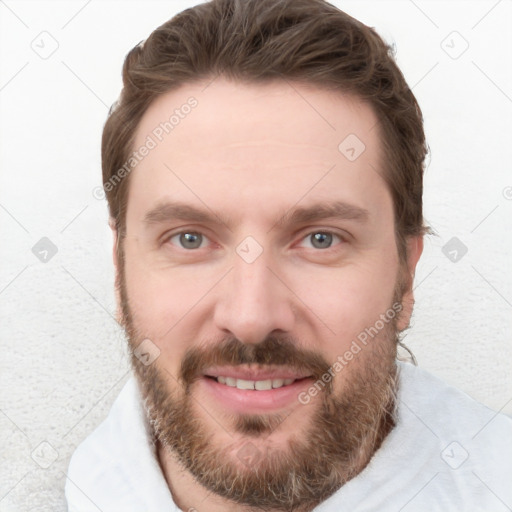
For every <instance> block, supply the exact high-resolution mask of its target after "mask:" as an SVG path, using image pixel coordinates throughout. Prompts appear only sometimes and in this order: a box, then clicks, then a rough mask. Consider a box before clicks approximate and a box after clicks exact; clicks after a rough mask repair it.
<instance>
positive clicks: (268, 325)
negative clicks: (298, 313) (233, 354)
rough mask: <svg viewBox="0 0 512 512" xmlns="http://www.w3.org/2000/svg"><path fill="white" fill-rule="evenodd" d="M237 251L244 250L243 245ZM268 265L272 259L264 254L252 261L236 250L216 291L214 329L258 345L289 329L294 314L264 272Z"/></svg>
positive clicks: (280, 286)
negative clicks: (218, 293) (274, 333)
mask: <svg viewBox="0 0 512 512" xmlns="http://www.w3.org/2000/svg"><path fill="white" fill-rule="evenodd" d="M241 247H242V249H243V248H244V247H243V244H241ZM250 251H251V249H249V252H250ZM252 256H253V257H254V253H253V255H252ZM271 265H272V258H271V256H270V254H268V253H266V251H262V252H261V253H260V254H259V255H258V256H257V257H256V258H255V259H252V258H246V257H245V254H244V253H243V252H240V247H239V248H238V251H237V254H236V255H235V257H234V259H233V269H232V271H231V272H230V275H229V276H228V279H226V280H225V281H224V283H223V286H222V289H221V290H219V292H220V297H219V298H218V301H217V305H216V310H215V322H216V324H217V328H220V329H222V330H224V331H229V332H230V333H231V334H233V335H234V336H236V337H237V338H238V339H239V340H240V341H242V342H245V343H257V342H260V341H262V340H263V339H264V338H265V337H266V336H267V335H269V334H270V333H271V332H272V331H276V330H278V331H289V330H291V329H292V326H293V321H294V313H293V310H292V307H291V302H290V297H288V295H287V290H286V288H285V287H284V286H283V284H282V283H280V281H279V280H278V279H277V278H276V276H275V275H274V274H273V272H272V271H271V270H270V269H269V268H268V267H270V266H271Z"/></svg>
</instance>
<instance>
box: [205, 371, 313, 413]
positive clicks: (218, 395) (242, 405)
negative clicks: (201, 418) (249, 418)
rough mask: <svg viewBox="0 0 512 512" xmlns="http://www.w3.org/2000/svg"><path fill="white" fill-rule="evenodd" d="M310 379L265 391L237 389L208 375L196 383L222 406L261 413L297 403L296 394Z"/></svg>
mask: <svg viewBox="0 0 512 512" xmlns="http://www.w3.org/2000/svg"><path fill="white" fill-rule="evenodd" d="M311 381H312V379H309V378H306V379H301V380H296V381H295V382H292V384H289V385H288V386H283V387H281V388H277V389H268V390H265V391H256V390H253V389H238V388H235V387H231V386H227V385H226V384H221V383H220V382H217V381H216V380H215V379H212V378H209V377H203V378H202V379H200V380H199V381H198V384H200V386H201V387H202V388H203V389H205V390H206V392H207V393H208V394H210V395H212V396H213V397H214V399H215V400H216V401H217V402H219V403H220V404H221V405H222V406H223V407H226V408H228V409H230V410H233V411H236V412H241V413H243V412H245V413H249V412H252V413H262V412H269V411H276V410H279V409H283V408H285V407H290V405H294V404H297V405H299V404H300V402H299V400H298V395H299V393H300V392H301V391H303V390H304V389H306V388H307V387H308V386H310V385H311Z"/></svg>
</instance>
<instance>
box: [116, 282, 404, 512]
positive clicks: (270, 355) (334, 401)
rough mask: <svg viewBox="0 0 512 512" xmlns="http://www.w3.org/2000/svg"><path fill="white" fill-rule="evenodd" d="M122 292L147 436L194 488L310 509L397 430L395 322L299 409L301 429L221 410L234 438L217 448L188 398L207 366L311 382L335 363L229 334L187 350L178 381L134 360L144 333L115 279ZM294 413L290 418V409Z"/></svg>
mask: <svg viewBox="0 0 512 512" xmlns="http://www.w3.org/2000/svg"><path fill="white" fill-rule="evenodd" d="M119 290H120V296H121V309H122V314H123V326H124V328H125V331H126V334H127V337H128V340H129V344H130V347H131V348H132V358H131V363H132V367H133V369H134V372H135V375H136V377H137V380H138V382H139V389H140V391H141V395H142V398H143V401H144V406H145V409H146V413H147V417H148V420H149V425H150V427H151V430H152V434H153V436H154V440H155V442H156V443H157V444H161V445H162V446H163V447H164V448H165V450H166V451H168V453H169V455H170V456H171V457H174V458H175V460H177V461H178V462H179V464H180V465H181V466H182V467H183V468H184V469H185V470H186V471H188V472H189V473H190V474H191V475H192V476H193V477H194V478H195V480H196V481H197V482H198V483H199V484H201V485H202V486H203V487H204V488H205V489H207V490H208V491H210V492H213V493H215V494H217V495H218V496H220V497H222V498H225V499H227V500H230V501H232V502H234V503H237V504H240V505H245V506H247V507H255V508H257V509H261V510H278V511H283V512H284V511H292V510H293V511H307V510H311V509H313V508H314V507H315V506H317V505H318V504H319V503H321V502H322V501H325V500H326V499H327V498H328V497H329V496H331V495H332V494H334V493H335V492H336V491H337V490H338V489H339V488H340V487H342V486H343V485H344V484H345V483H346V482H347V481H349V480H350V479H352V478H354V477H355V476H356V475H358V474H359V473H360V472H361V471H362V470H363V469H364V468H365V467H366V465H367V464H368V462H369V461H370V459H371V457H372V456H373V454H374V453H375V451H376V450H377V449H378V448H379V447H380V445H381V443H382V441H383V440H384V439H385V437H386V436H387V435H388V433H389V432H390V431H391V430H392V428H393V427H394V425H395V419H394V418H395V411H396V392H397V367H396V348H397V341H398V332H397V328H396V319H393V320H391V321H390V322H389V323H388V324H386V325H385V326H384V328H383V329H382V330H381V331H380V332H379V333H378V334H377V335H376V336H375V337H374V338H373V339H372V340H371V342H370V344H369V346H365V347H364V348H363V349H362V350H361V352H360V353H358V354H357V355H355V356H354V359H357V361H354V362H351V363H348V364H347V366H345V367H344V368H343V369H342V370H341V372H340V374H339V375H336V377H335V378H334V379H333V380H330V381H329V382H328V383H327V384H325V385H324V388H323V389H322V391H321V392H320V393H319V394H318V396H317V399H316V400H314V401H313V402H312V403H311V404H310V405H308V406H307V407H306V406H304V405H302V406H301V407H305V409H304V411H305V413H304V414H303V415H302V416H303V417H306V416H307V415H308V412H306V411H309V417H307V420H306V426H305V427H303V428H301V429H295V430H294V429H293V428H290V425H289V424H287V422H290V421H293V420H291V419H287V416H286V413H284V412H283V413H280V414H234V413H233V414H232V415H228V413H226V412H224V415H223V416H224V417H225V416H226V415H228V417H227V419H228V420H229V423H230V431H231V432H232V433H233V434H234V435H232V436H231V439H230V440H229V441H228V442H227V443H224V445H222V444H221V443H219V440H218V439H216V436H215V432H214V430H215V429H216V430H219V428H218V425H217V424H216V425H215V426H214V427H212V426H211V425H209V424H208V420H210V423H211V419H212V418H208V417H207V413H205V412H204V410H203V409H204V407H202V405H201V404H200V401H199V400H198V399H197V397H196V396H195V395H196V393H194V389H195V387H194V384H195V383H196V381H197V380H198V379H200V378H203V373H202V372H203V370H204V369H206V368H207V367H209V366H211V365H232V366H236V365H241V364H244V365H246V364H251V365H272V366H273V367H274V366H279V365H283V366H286V367H287V368H293V369H295V370H298V371H304V370H307V373H308V374H310V375H311V376H312V379H313V380H312V384H313V382H321V381H322V376H325V375H326V374H328V373H329V369H330V367H331V365H332V362H331V364H329V362H328V361H326V360H325V359H324V358H323V357H322V356H321V355H319V354H318V353H316V352H313V351H311V350H307V349H306V348H304V347H301V346H300V345H299V343H298V342H297V340H294V339H293V338H291V337H285V336H269V337H267V338H266V339H264V340H263V341H262V342H260V343H258V344H244V343H243V342H241V341H240V340H238V339H236V338H234V337H226V338H224V339H222V340H220V341H217V340H216V341H215V343H213V342H210V343H207V344H203V345H201V346H197V347H191V348H190V349H189V350H188V351H187V352H186V354H185V355H184V357H183V359H182V361H181V364H180V367H179V374H178V375H177V376H176V378H175V377H174V376H172V375H171V374H170V373H169V371H168V370H167V369H165V368H160V367H159V365H158V359H157V360H156V361H154V362H153V363H152V364H150V365H147V366H146V365H144V364H142V363H141V361H139V359H138V358H137V357H136V356H135V355H134V354H133V349H134V348H135V347H137V345H138V344H139V343H141V341H142V340H143V339H145V338H148V337H149V338H150V336H147V334H148V333H147V332H144V329H143V328H142V326H138V325H135V323H134V321H133V315H132V312H131V311H130V307H129V298H128V296H127V292H126V283H125V280H124V275H123V274H122V273H121V276H120V281H119ZM396 295H397V294H396V293H395V296H396ZM394 302H396V301H394ZM340 345H341V344H340ZM331 371H332V370H331ZM331 375H332V374H331ZM337 381H340V382H339V385H338V389H335V386H334V385H333V383H334V382H337ZM322 384H324V383H323V382H322ZM255 392H257V391H255ZM293 412H295V414H297V408H295V410H294V411H292V414H293ZM292 417H294V416H292ZM213 419H214V420H215V421H216V422H217V423H219V421H217V419H215V418H213ZM224 419H226V418H224ZM283 428H285V429H286V428H287V429H288V430H284V432H285V433H286V434H287V438H286V442H285V443H280V445H279V446H276V443H274V442H273V435H275V434H278V435H281V437H282V432H283Z"/></svg>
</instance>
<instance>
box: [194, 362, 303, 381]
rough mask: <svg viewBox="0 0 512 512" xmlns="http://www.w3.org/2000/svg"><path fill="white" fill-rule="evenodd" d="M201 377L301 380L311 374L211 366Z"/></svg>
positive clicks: (287, 369) (293, 371)
mask: <svg viewBox="0 0 512 512" xmlns="http://www.w3.org/2000/svg"><path fill="white" fill-rule="evenodd" d="M203 375H205V376H208V377H219V376H222V377H232V378H234V379H242V380H254V381H256V380H269V379H270V380H273V379H295V380H298V379H303V378H305V377H310V376H311V374H309V373H306V372H301V371H298V370H295V369H293V368H283V367H277V368H271V367H270V368H250V367H249V366H244V365H240V366H212V367H211V368H207V369H206V370H205V371H204V372H203Z"/></svg>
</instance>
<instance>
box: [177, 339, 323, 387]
mask: <svg viewBox="0 0 512 512" xmlns="http://www.w3.org/2000/svg"><path fill="white" fill-rule="evenodd" d="M242 364H254V365H262V366H263V365H265V366H270V365H272V366H286V367H287V368H291V369H294V370H297V371H300V372H307V373H308V374H310V375H311V376H312V377H313V378H315V381H316V380H317V379H320V378H321V377H322V375H324V374H325V373H327V372H328V370H329V368H330V365H329V364H328V362H327V361H326V360H325V359H324V358H323V357H322V356H321V355H320V354H318V353H316V352H313V351H311V350H306V349H302V348H299V346H298V343H297V342H296V341H294V340H293V339H291V338H289V337H279V336H275V335H271V336H268V337H267V338H265V339H264V340H263V341H261V342H259V343H257V344H252V343H251V344H248V343H243V342H241V341H240V340H239V339H237V338H236V337H229V338H225V339H224V340H222V341H221V342H220V343H217V344H212V345H211V346H209V347H201V348H191V349H189V350H187V352H186V353H185V356H184V357H183V360H182V362H181V367H180V373H179V378H180V379H181V381H182V382H183V384H184V385H185V386H186V388H187V389H188V387H189V386H190V385H192V384H193V383H194V382H195V381H196V380H197V379H200V378H201V377H202V376H203V372H204V371H205V370H206V369H207V368H208V367H211V366H221V365H223V366H224V365H226V366H238V365H242ZM329 384H330V383H329Z"/></svg>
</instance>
